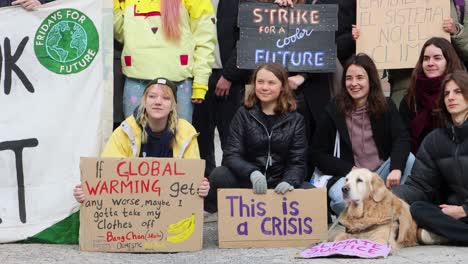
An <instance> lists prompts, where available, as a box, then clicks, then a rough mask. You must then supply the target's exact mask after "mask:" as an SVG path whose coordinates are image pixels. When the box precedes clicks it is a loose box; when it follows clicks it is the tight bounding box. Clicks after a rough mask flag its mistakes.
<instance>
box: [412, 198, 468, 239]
mask: <svg viewBox="0 0 468 264" xmlns="http://www.w3.org/2000/svg"><path fill="white" fill-rule="evenodd" d="M410 209H411V215H412V216H413V218H414V220H415V221H416V223H417V224H418V226H419V227H421V228H424V229H426V230H427V231H430V232H433V233H435V234H437V235H440V236H443V237H444V238H447V239H448V240H449V241H450V242H459V243H464V244H468V235H467V234H468V218H466V217H465V218H462V219H459V220H457V219H455V218H453V217H451V216H448V215H446V214H444V213H443V212H442V210H441V209H440V208H439V207H438V206H437V205H435V204H431V203H428V202H424V201H418V202H414V203H412V204H411V208H410Z"/></svg>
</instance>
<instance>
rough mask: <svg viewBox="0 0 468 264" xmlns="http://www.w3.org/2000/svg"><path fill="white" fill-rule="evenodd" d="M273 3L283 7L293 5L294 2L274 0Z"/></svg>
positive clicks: (290, 0)
mask: <svg viewBox="0 0 468 264" xmlns="http://www.w3.org/2000/svg"><path fill="white" fill-rule="evenodd" d="M274 3H275V4H278V5H280V6H283V7H286V6H290V7H294V3H293V1H292V0H275V2H274Z"/></svg>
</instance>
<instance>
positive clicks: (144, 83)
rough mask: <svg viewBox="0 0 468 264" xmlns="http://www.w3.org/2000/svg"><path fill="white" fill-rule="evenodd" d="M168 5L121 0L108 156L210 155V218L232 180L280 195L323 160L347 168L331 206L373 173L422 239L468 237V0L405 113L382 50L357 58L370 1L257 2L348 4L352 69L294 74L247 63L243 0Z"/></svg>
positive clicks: (437, 42)
mask: <svg viewBox="0 0 468 264" xmlns="http://www.w3.org/2000/svg"><path fill="white" fill-rule="evenodd" d="M38 2H40V3H42V2H41V1H38ZM154 2H157V3H153V1H141V3H140V1H132V0H114V14H115V18H114V31H115V38H116V40H117V41H119V42H122V43H123V51H122V70H123V73H124V75H125V77H126V79H125V85H124V92H123V93H124V95H123V100H122V103H123V105H124V109H125V111H124V112H125V114H126V116H127V119H126V120H125V121H124V122H122V124H121V125H120V126H119V127H118V128H117V129H116V130H115V131H114V132H113V134H112V136H111V138H110V139H109V141H108V143H107V145H106V147H105V149H104V151H103V153H102V156H105V157H174V158H192V159H199V158H202V159H206V160H207V170H206V173H205V174H206V175H205V176H206V178H205V179H204V180H203V181H202V182H201V183H200V185H199V188H198V194H199V195H200V196H201V197H205V211H206V212H207V213H206V215H207V216H213V214H214V213H216V211H217V202H216V201H217V189H219V188H251V189H252V190H253V192H254V193H256V194H264V193H266V191H267V189H274V191H275V192H276V193H278V194H279V195H281V194H285V193H287V192H289V191H293V190H294V189H295V188H314V187H313V185H311V184H310V183H309V179H310V177H311V174H312V171H313V168H314V167H317V168H318V169H320V170H321V171H322V172H323V173H324V174H328V175H332V176H333V177H332V179H331V180H330V181H329V182H328V185H327V188H328V194H329V199H330V208H331V211H332V212H333V213H334V214H336V215H339V213H340V212H341V211H342V210H343V209H344V207H345V206H346V204H345V202H344V201H343V198H342V195H341V187H342V186H343V184H344V176H346V174H347V173H349V172H350V171H351V170H353V169H356V168H367V169H370V170H372V171H375V172H377V173H378V174H379V175H380V176H381V177H382V178H383V179H384V181H385V183H386V185H387V187H388V188H390V189H392V191H394V192H395V193H396V194H397V195H398V196H399V197H401V198H402V199H404V200H405V201H407V202H408V203H409V204H410V205H411V212H412V214H413V217H414V219H415V220H416V221H417V223H418V225H419V227H420V228H421V231H420V232H419V233H420V236H419V239H420V242H421V243H425V244H432V243H456V244H463V245H466V244H468V235H466V234H468V217H467V213H468V176H467V175H466V171H468V167H467V165H466V164H468V122H467V119H468V73H466V69H465V66H464V65H466V62H467V61H468V60H466V59H465V57H466V53H467V50H468V47H467V45H468V44H467V43H468V35H467V34H468V32H466V31H465V30H464V21H465V19H468V18H467V17H466V16H465V13H466V10H467V7H466V5H465V1H458V0H453V1H452V0H451V3H452V18H450V19H446V20H444V22H443V24H442V25H441V26H442V27H443V28H444V30H446V31H447V32H449V33H450V34H451V36H452V42H453V43H450V42H449V41H447V40H445V39H443V38H437V37H434V38H430V39H429V40H427V41H426V43H425V44H424V46H423V47H422V50H421V52H420V55H419V58H418V61H417V63H416V65H415V67H414V69H412V71H411V77H410V81H409V86H408V87H407V88H406V93H405V96H404V98H403V100H401V103H400V104H399V108H397V106H396V104H395V103H394V102H393V101H392V100H391V99H389V98H386V97H385V95H384V92H383V89H382V85H381V80H380V76H379V73H378V71H377V68H376V65H375V64H374V62H373V61H372V59H371V58H370V57H369V56H368V55H366V54H363V53H359V54H355V55H354V54H353V55H352V54H351V53H353V52H351V53H350V54H347V52H348V53H349V52H350V51H353V49H354V40H353V38H354V39H356V38H357V37H359V30H358V29H357V28H356V27H355V26H354V27H352V25H353V24H355V20H356V13H355V11H356V1H350V0H343V1H338V0H335V1H326V0H322V1H320V0H319V1H317V0H310V1H306V0H297V1H295V0H275V1H273V0H269V1H268V0H266V1H264V0H258V1H253V2H270V3H276V4H278V5H280V6H281V7H290V8H294V6H295V5H296V4H338V6H339V14H338V16H339V17H338V19H339V28H338V32H337V38H336V39H337V45H338V58H337V68H338V71H337V73H338V76H337V74H336V73H335V75H333V74H318V73H288V72H287V71H286V70H285V69H284V68H283V67H282V66H281V65H278V64H274V63H267V64H265V65H261V66H259V67H258V68H257V69H256V70H255V71H254V72H253V74H251V72H249V71H246V70H241V69H238V68H237V66H236V61H237V51H236V41H237V40H238V39H239V30H238V28H237V24H236V23H237V15H238V14H237V12H238V1H226V0H211V2H210V1H208V0H201V1H191V0H185V1H179V0H161V1H154ZM15 3H16V4H18V3H21V0H18V1H16V2H15ZM134 6H138V8H134ZM140 16H145V17H147V18H148V19H147V20H144V21H143V20H141V19H139V17H140ZM142 21H143V22H142ZM216 21H217V22H216ZM220 21H222V23H220ZM216 38H217V39H218V44H217V45H216ZM453 45H455V47H454V46H453ZM460 57H461V58H462V59H460ZM464 62H465V63H464ZM212 65H215V66H214V69H213V70H212V67H213V66H212ZM341 66H342V74H341V72H340V70H339V69H341ZM340 75H341V76H340ZM249 77H250V78H249ZM249 79H250V83H251V87H250V88H247V89H246V90H245V97H244V96H242V94H243V89H244V85H245V84H246V83H247V80H249ZM334 80H335V81H334ZM336 80H338V81H336ZM334 87H337V89H335V88H334ZM392 89H393V88H392ZM301 96H302V98H304V101H302V103H301V102H299V103H298V98H299V97H301ZM242 97H244V98H245V99H244V100H242V101H241V98H242ZM192 117H193V123H194V125H193V126H192V124H191V122H192ZM215 127H218V130H219V132H220V137H221V145H222V150H223V161H222V166H220V167H216V166H215V162H214V150H213V131H214V128H215ZM197 131H200V132H201V134H200V136H199V138H198V141H197ZM337 139H339V140H337ZM336 144H339V147H340V152H341V153H340V156H339V157H337V156H336V155H334V148H335V145H336ZM199 146H200V149H199ZM200 154H201V155H200ZM73 193H74V196H75V198H76V200H77V201H78V202H83V201H84V200H85V199H86V197H85V195H84V192H83V190H82V188H81V185H80V184H78V185H77V186H76V187H75V189H74V190H73ZM311 202H313V201H311Z"/></svg>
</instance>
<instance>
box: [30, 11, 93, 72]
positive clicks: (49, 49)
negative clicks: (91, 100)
mask: <svg viewBox="0 0 468 264" xmlns="http://www.w3.org/2000/svg"><path fill="white" fill-rule="evenodd" d="M98 49H99V35H98V33H97V30H96V27H95V26H94V23H93V21H92V20H91V19H89V17H87V16H86V15H85V14H83V13H82V12H80V11H78V10H76V9H70V8H65V9H59V10H57V11H55V12H53V13H51V14H50V15H49V16H48V17H47V18H46V19H44V21H43V22H42V24H41V25H40V27H39V29H38V30H37V32H36V36H35V37H34V51H35V52H36V56H37V58H38V60H39V62H40V63H41V64H42V65H43V66H44V67H46V68H47V69H49V70H50V71H52V72H55V73H59V74H71V73H77V72H80V71H82V70H84V69H86V68H87V67H88V66H89V65H90V64H91V62H92V61H93V60H94V58H95V57H96V54H97V52H98Z"/></svg>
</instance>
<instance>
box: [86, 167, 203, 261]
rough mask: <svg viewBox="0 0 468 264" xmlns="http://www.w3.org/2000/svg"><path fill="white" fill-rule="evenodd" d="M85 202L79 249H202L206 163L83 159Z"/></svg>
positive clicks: (141, 250) (150, 250) (168, 250)
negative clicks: (201, 186)
mask: <svg viewBox="0 0 468 264" xmlns="http://www.w3.org/2000/svg"><path fill="white" fill-rule="evenodd" d="M80 167H81V176H82V187H83V191H84V193H85V195H86V200H85V202H84V203H83V204H82V206H81V212H80V249H81V250H84V251H111V252H117V251H120V252H177V251H196V250H200V249H201V248H202V233H203V199H202V198H200V197H199V196H198V194H197V188H198V185H199V184H200V183H201V181H202V179H203V173H204V170H205V168H204V167H205V162H204V161H203V160H189V159H183V160H178V159H162V158H160V159H149V158H144V159H140V158H125V159H121V158H101V159H98V158H81V166H80Z"/></svg>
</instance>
